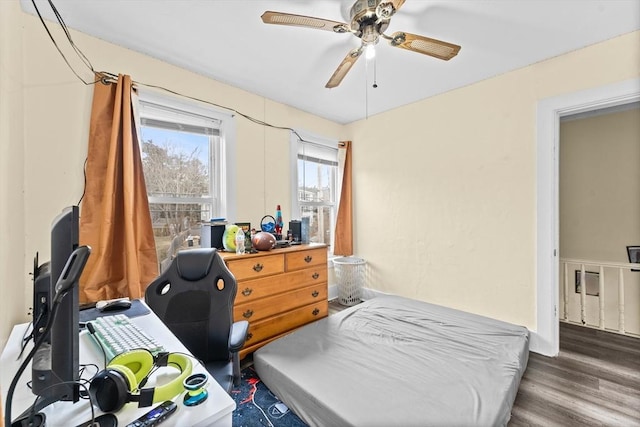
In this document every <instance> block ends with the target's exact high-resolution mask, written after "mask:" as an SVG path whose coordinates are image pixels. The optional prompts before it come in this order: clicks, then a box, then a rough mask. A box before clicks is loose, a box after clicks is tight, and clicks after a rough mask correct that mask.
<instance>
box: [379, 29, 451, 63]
mask: <svg viewBox="0 0 640 427" xmlns="http://www.w3.org/2000/svg"><path fill="white" fill-rule="evenodd" d="M387 38H388V39H389V40H390V41H389V43H390V44H391V46H395V47H401V48H403V49H407V50H411V51H413V52H418V53H422V54H425V55H429V56H433V57H435V58H439V59H444V60H445V61H448V60H450V59H451V58H453V57H454V56H456V55H457V54H458V52H459V51H460V46H458V45H456V44H452V43H447V42H443V41H442V40H436V39H431V38H429V37H424V36H418V35H416V34H411V33H405V32H403V31H397V32H395V33H393V34H392V35H391V37H387Z"/></svg>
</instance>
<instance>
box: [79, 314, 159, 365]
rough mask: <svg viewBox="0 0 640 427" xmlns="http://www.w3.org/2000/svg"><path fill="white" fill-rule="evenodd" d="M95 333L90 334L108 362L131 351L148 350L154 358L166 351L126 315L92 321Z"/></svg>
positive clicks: (104, 317) (103, 317) (115, 315)
mask: <svg viewBox="0 0 640 427" xmlns="http://www.w3.org/2000/svg"><path fill="white" fill-rule="evenodd" d="M91 324H92V325H93V328H94V330H95V333H93V334H90V335H91V336H92V337H93V339H94V340H95V341H96V343H97V344H98V346H100V347H102V348H103V349H104V352H105V354H106V355H107V360H111V359H113V358H114V357H115V356H117V355H119V354H121V353H125V352H127V351H130V350H136V349H146V350H149V351H150V352H151V353H152V354H153V355H154V356H156V355H157V354H158V353H160V352H163V351H165V349H164V347H163V346H162V345H160V344H158V342H157V341H156V340H155V339H154V338H152V337H150V336H149V335H148V334H146V333H145V332H144V331H142V329H140V328H139V327H138V326H137V325H135V324H134V323H132V322H131V320H129V318H128V317H127V316H125V315H124V314H114V315H110V316H102V317H98V318H97V319H96V320H93V321H91Z"/></svg>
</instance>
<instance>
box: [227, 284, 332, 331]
mask: <svg viewBox="0 0 640 427" xmlns="http://www.w3.org/2000/svg"><path fill="white" fill-rule="evenodd" d="M323 300H324V301H326V300H327V284H326V283H322V284H318V285H311V286H308V287H306V288H302V289H297V290H294V291H290V292H286V293H281V294H278V295H276V296H273V297H269V298H259V299H255V300H253V301H250V302H246V303H243V304H236V305H235V306H234V308H233V318H234V319H235V320H236V321H238V320H248V321H249V322H252V323H253V322H256V321H258V320H262V319H264V318H266V317H269V316H274V315H277V314H279V313H282V312H285V311H289V310H292V309H294V308H297V307H302V306H304V305H307V304H312V303H314V302H316V301H323ZM236 301H237V300H236Z"/></svg>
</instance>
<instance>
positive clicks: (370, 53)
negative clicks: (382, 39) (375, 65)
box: [364, 43, 376, 59]
mask: <svg viewBox="0 0 640 427" xmlns="http://www.w3.org/2000/svg"><path fill="white" fill-rule="evenodd" d="M364 57H365V58H367V59H373V58H375V57H376V45H375V44H373V43H370V44H368V45H366V47H365V48H364Z"/></svg>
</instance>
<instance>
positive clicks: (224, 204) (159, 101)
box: [133, 88, 237, 218]
mask: <svg viewBox="0 0 640 427" xmlns="http://www.w3.org/2000/svg"><path fill="white" fill-rule="evenodd" d="M136 98H137V99H136V101H135V102H134V103H133V104H134V115H135V118H136V125H137V126H138V129H139V131H140V133H141V131H142V120H141V119H142V116H141V108H140V104H141V103H147V104H155V105H158V106H159V107H164V108H167V109H170V110H174V111H176V112H178V113H180V112H183V113H185V114H191V115H195V116H203V117H206V118H210V119H212V120H214V121H218V122H219V123H220V126H219V133H220V134H219V136H218V137H219V142H218V144H213V143H211V144H210V148H209V150H210V151H209V164H210V168H211V171H212V173H211V174H210V186H211V194H210V198H211V216H212V217H215V218H218V217H220V218H235V215H236V206H237V200H236V197H237V196H236V194H237V192H236V179H235V176H233V173H232V171H233V170H234V169H235V165H236V120H235V115H234V114H232V113H231V112H228V111H225V110H222V109H219V108H216V107H214V106H211V105H208V104H206V103H204V102H201V101H196V100H192V99H189V98H179V97H176V96H170V95H166V94H160V93H157V92H154V91H151V90H147V89H144V88H143V89H138V90H137V95H136ZM138 139H139V143H140V150H142V138H141V135H139V136H138ZM147 197H148V199H149V203H162V202H167V201H169V202H174V201H175V200H174V199H173V198H163V197H149V196H148V195H147ZM180 202H191V203H202V198H196V199H189V198H181V199H180Z"/></svg>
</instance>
